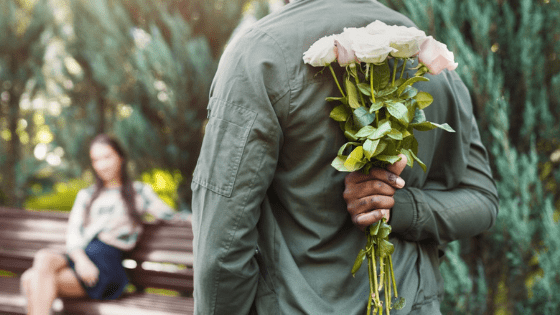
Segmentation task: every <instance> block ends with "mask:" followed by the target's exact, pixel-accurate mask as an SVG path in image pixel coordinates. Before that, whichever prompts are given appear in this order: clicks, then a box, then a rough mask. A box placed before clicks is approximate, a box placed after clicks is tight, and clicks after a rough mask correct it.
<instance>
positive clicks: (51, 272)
mask: <svg viewBox="0 0 560 315" xmlns="http://www.w3.org/2000/svg"><path fill="white" fill-rule="evenodd" d="M65 269H68V266H67V263H66V259H65V258H64V256H63V255H62V254H60V253H57V252H53V251H49V250H40V251H39V252H37V254H36V255H35V259H34V260H33V267H32V272H30V274H29V278H28V279H29V280H28V282H27V285H26V286H25V287H24V289H25V288H27V291H28V311H29V314H31V315H48V314H49V313H50V309H51V305H52V302H53V301H54V299H55V298H56V297H57V295H58V292H59V290H60V289H59V288H60V287H61V286H67V288H66V289H67V290H66V289H63V290H64V293H68V291H72V289H75V290H77V292H76V294H81V293H84V294H85V292H83V288H82V287H81V286H80V285H79V283H77V284H78V286H79V290H81V291H78V288H76V287H75V286H74V285H73V284H75V283H74V282H72V281H69V280H68V272H63V274H62V275H60V276H59V273H60V272H61V271H64V270H65ZM74 278H75V276H74ZM22 280H23V281H25V280H24V279H22ZM75 281H76V282H77V281H78V280H77V279H75Z"/></svg>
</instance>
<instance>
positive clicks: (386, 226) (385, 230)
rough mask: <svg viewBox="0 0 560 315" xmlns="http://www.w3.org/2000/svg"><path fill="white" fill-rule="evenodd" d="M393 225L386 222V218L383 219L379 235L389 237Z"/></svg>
mask: <svg viewBox="0 0 560 315" xmlns="http://www.w3.org/2000/svg"><path fill="white" fill-rule="evenodd" d="M391 230H392V228H391V226H390V225H389V224H387V223H385V219H383V220H381V221H380V223H379V233H377V237H380V238H385V239H386V238H387V237H388V236H389V234H391Z"/></svg>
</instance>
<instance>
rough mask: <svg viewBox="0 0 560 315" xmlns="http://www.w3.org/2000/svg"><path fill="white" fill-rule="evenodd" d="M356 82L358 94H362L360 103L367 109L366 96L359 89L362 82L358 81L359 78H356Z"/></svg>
mask: <svg viewBox="0 0 560 315" xmlns="http://www.w3.org/2000/svg"><path fill="white" fill-rule="evenodd" d="M354 81H355V82H356V88H357V89H358V94H360V101H361V102H362V106H363V107H366V102H365V101H364V96H363V95H362V92H361V91H360V89H359V88H358V84H360V81H359V80H358V77H357V76H355V77H354Z"/></svg>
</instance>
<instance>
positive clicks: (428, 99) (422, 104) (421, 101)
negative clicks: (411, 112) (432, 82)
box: [415, 92, 434, 109]
mask: <svg viewBox="0 0 560 315" xmlns="http://www.w3.org/2000/svg"><path fill="white" fill-rule="evenodd" d="M415 99H416V102H418V108H420V109H424V108H426V107H428V106H430V104H432V102H433V101H434V98H433V97H432V95H431V94H430V93H428V92H419V93H418V94H416V97H415Z"/></svg>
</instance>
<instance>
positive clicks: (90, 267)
mask: <svg viewBox="0 0 560 315" xmlns="http://www.w3.org/2000/svg"><path fill="white" fill-rule="evenodd" d="M74 267H75V268H76V273H78V275H79V276H80V278H81V279H82V281H83V282H84V283H85V284H86V285H87V286H88V287H93V286H95V284H96V283H97V280H98V279H99V269H98V268H97V266H95V264H94V263H93V262H92V261H91V260H90V259H89V258H87V257H86V258H81V259H79V260H77V261H75V265H74Z"/></svg>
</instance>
